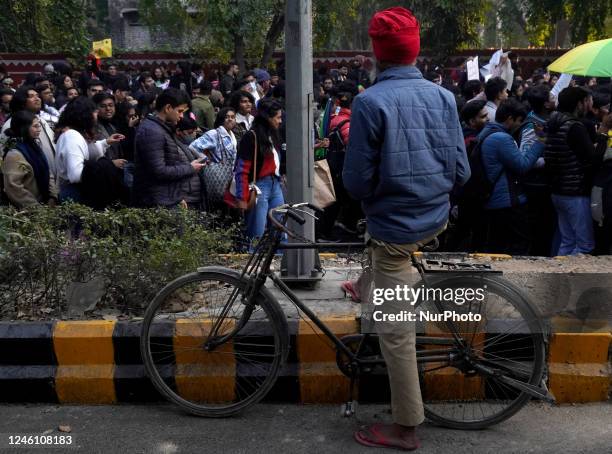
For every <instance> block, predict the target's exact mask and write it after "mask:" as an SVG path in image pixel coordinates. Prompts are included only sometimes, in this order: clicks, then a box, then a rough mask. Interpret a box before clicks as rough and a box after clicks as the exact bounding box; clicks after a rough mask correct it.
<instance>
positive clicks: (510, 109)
mask: <svg viewBox="0 0 612 454" xmlns="http://www.w3.org/2000/svg"><path fill="white" fill-rule="evenodd" d="M526 117H527V110H526V109H525V107H524V106H523V105H522V104H521V103H519V102H518V101H516V100H514V99H508V100H506V101H504V102H503V103H501V104H500V106H499V108H498V109H497V112H496V113H495V121H494V122H491V123H489V124H487V125H486V126H485V127H484V129H483V130H482V132H481V133H480V135H479V140H483V142H482V148H481V152H482V164H483V166H484V169H485V174H486V177H487V179H488V180H489V181H490V182H491V183H492V184H493V191H492V192H491V197H490V198H489V200H488V201H487V202H486V203H485V212H486V214H487V221H488V234H487V246H486V252H492V253H498V254H511V255H527V253H528V251H529V238H530V235H529V220H528V217H527V196H526V195H525V192H524V190H523V188H522V185H521V182H520V176H522V175H525V174H526V173H527V172H528V171H529V170H531V169H532V168H533V167H534V165H535V163H536V161H537V160H538V158H539V157H540V156H542V154H543V153H544V142H543V141H541V140H535V141H534V142H533V143H532V145H531V146H530V147H528V148H526V149H525V150H524V152H521V150H520V149H519V147H518V146H517V144H516V142H515V141H514V138H513V137H512V133H513V132H515V131H516V130H517V129H518V128H519V127H520V126H521V124H522V123H523V121H524V120H525V118H526ZM536 127H537V126H536ZM537 131H541V129H538V130H536V132H537ZM542 140H543V139H542Z"/></svg>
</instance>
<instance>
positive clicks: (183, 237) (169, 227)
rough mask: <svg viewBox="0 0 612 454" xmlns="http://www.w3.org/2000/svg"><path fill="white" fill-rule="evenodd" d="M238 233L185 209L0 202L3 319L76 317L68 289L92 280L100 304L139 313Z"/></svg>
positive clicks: (224, 249) (228, 245)
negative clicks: (25, 206) (17, 206)
mask: <svg viewBox="0 0 612 454" xmlns="http://www.w3.org/2000/svg"><path fill="white" fill-rule="evenodd" d="M238 231H239V229H238V228H237V227H231V226H230V227H228V226H227V225H224V224H223V223H221V222H220V220H219V219H218V218H215V217H213V216H211V215H207V214H204V213H198V212H194V211H187V210H182V209H177V210H166V209H146V210H145V209H135V208H123V209H118V210H107V211H103V212H95V211H93V210H91V209H89V208H86V207H83V206H81V205H76V204H69V205H62V206H59V207H56V208H46V207H41V208H37V209H35V210H31V211H22V212H19V211H16V210H14V209H12V208H8V207H2V208H0V318H1V319H5V320H6V319H29V318H32V319H36V318H66V317H71V318H74V317H75V315H74V307H71V306H72V303H71V304H68V301H67V295H66V293H67V289H69V288H72V287H74V285H75V284H74V283H86V282H92V281H95V282H98V283H99V284H100V283H102V282H103V285H102V286H101V285H98V287H102V296H101V300H100V303H99V304H98V307H105V308H115V309H118V310H119V311H121V312H122V313H127V314H132V315H139V314H141V313H142V309H143V307H145V306H146V304H147V302H148V301H150V300H151V298H152V297H153V296H154V295H155V293H157V291H159V289H161V288H162V287H163V286H164V285H165V284H166V283H168V282H169V281H171V280H172V279H174V278H176V277H177V276H180V275H182V274H184V273H187V272H191V271H194V270H195V269H196V268H197V267H198V266H202V265H207V264H213V263H217V262H218V254H220V253H227V252H230V251H231V249H232V244H233V242H234V241H235V240H236V238H238V237H239V236H238ZM77 285H78V284H77Z"/></svg>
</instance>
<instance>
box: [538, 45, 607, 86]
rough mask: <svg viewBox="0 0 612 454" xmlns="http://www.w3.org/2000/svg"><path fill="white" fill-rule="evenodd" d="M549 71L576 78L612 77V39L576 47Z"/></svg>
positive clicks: (557, 60)
mask: <svg viewBox="0 0 612 454" xmlns="http://www.w3.org/2000/svg"><path fill="white" fill-rule="evenodd" d="M548 70H549V71H554V72H557V73H565V74H574V75H576V76H590V77H612V38H608V39H602V40H600V41H593V42H591V43H587V44H583V45H582V46H578V47H575V48H574V49H572V50H570V51H569V52H567V53H565V54H563V55H562V56H561V57H559V58H558V59H556V60H555V61H554V62H553V63H552V64H551V65H550V66H549V67H548Z"/></svg>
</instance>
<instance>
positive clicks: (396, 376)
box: [368, 229, 444, 426]
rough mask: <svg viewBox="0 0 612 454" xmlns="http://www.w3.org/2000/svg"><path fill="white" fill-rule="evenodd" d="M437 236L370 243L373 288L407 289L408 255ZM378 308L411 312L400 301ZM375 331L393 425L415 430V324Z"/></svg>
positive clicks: (419, 409) (419, 416)
mask: <svg viewBox="0 0 612 454" xmlns="http://www.w3.org/2000/svg"><path fill="white" fill-rule="evenodd" d="M442 230H444V229H442ZM437 235H438V234H436V235H434V236H432V237H431V238H427V239H424V240H423V241H419V242H417V243H414V244H401V245H400V244H391V243H384V242H381V241H378V240H373V239H372V240H370V245H369V249H368V253H369V254H370V258H371V261H372V274H373V279H374V287H375V288H377V289H388V288H395V287H396V286H397V285H400V286H404V285H407V284H408V283H409V282H410V275H411V273H412V271H411V259H410V254H411V253H412V252H416V251H417V250H418V249H419V247H422V246H423V245H425V244H427V243H429V242H430V241H431V240H433V238H435V236H437ZM381 308H383V311H384V312H385V313H399V312H400V311H402V310H409V311H410V310H411V309H412V308H411V307H410V306H409V305H407V304H406V303H405V302H403V301H402V302H396V301H393V300H388V299H387V300H386V301H385V303H384V304H383V306H381ZM376 329H377V331H378V332H379V342H380V348H381V351H382V354H383V357H384V359H385V363H386V365H387V371H388V374H389V384H390V387H391V411H392V414H393V422H395V423H396V424H401V425H403V426H417V425H419V424H421V423H422V422H423V420H424V419H425V416H424V413H423V401H422V399H421V388H420V385H419V374H418V369H417V359H416V345H415V343H416V326H415V323H414V322H395V323H377V325H376Z"/></svg>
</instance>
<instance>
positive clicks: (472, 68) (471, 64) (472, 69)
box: [467, 57, 480, 80]
mask: <svg viewBox="0 0 612 454" xmlns="http://www.w3.org/2000/svg"><path fill="white" fill-rule="evenodd" d="M467 78H468V80H480V75H479V73H478V57H474V58H473V59H472V60H470V61H468V62H467Z"/></svg>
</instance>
